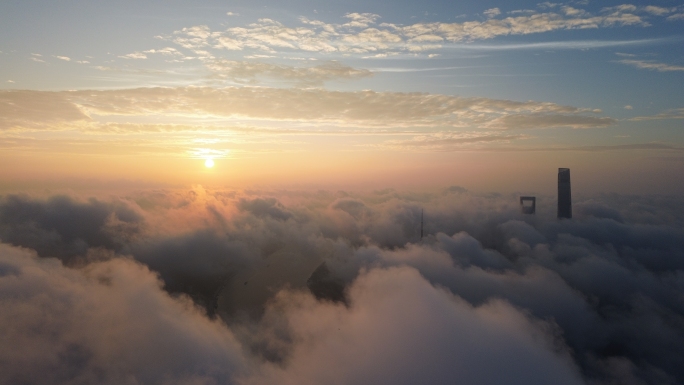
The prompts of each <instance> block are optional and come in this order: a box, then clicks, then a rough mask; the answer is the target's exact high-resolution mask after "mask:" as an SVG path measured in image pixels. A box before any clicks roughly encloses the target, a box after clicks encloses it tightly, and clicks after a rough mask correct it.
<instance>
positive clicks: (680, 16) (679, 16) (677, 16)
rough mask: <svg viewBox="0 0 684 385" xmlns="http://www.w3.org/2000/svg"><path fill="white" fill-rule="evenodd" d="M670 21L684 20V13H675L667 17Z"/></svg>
mask: <svg viewBox="0 0 684 385" xmlns="http://www.w3.org/2000/svg"><path fill="white" fill-rule="evenodd" d="M667 20H668V21H677V20H684V13H675V14H674V15H670V16H668V17H667Z"/></svg>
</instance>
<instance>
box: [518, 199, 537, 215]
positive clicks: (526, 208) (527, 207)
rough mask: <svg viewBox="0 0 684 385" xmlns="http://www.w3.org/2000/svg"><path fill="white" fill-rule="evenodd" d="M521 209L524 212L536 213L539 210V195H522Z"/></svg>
mask: <svg viewBox="0 0 684 385" xmlns="http://www.w3.org/2000/svg"><path fill="white" fill-rule="evenodd" d="M520 210H521V211H522V213H523V214H534V213H535V211H536V210H537V197H520Z"/></svg>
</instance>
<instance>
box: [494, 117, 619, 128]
mask: <svg viewBox="0 0 684 385" xmlns="http://www.w3.org/2000/svg"><path fill="white" fill-rule="evenodd" d="M615 123H617V121H616V120H615V119H613V118H599V117H593V116H576V115H551V114H527V115H506V116H502V117H500V118H496V119H494V120H492V121H491V122H489V123H488V126H489V127H491V128H498V129H504V130H510V129H533V128H554V127H570V128H599V127H607V126H611V125H614V124H615Z"/></svg>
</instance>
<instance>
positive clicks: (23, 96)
mask: <svg viewBox="0 0 684 385" xmlns="http://www.w3.org/2000/svg"><path fill="white" fill-rule="evenodd" d="M88 120H89V118H88V116H86V115H85V114H84V113H83V112H81V110H80V109H79V108H78V107H76V106H75V105H74V104H73V103H71V102H69V101H68V100H65V99H64V98H63V97H62V96H61V95H60V94H59V93H55V92H44V91H25V90H21V91H0V130H8V129H12V128H17V127H24V128H42V129H45V128H48V129H49V128H50V126H51V125H59V124H62V123H65V122H79V121H88Z"/></svg>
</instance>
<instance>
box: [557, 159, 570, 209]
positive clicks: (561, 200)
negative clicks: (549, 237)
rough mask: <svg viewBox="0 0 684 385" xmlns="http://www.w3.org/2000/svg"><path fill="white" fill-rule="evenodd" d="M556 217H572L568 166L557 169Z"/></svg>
mask: <svg viewBox="0 0 684 385" xmlns="http://www.w3.org/2000/svg"><path fill="white" fill-rule="evenodd" d="M558 218H559V219H561V218H572V196H571V194H570V169H569V168H559V169H558Z"/></svg>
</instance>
